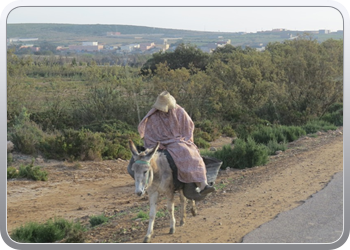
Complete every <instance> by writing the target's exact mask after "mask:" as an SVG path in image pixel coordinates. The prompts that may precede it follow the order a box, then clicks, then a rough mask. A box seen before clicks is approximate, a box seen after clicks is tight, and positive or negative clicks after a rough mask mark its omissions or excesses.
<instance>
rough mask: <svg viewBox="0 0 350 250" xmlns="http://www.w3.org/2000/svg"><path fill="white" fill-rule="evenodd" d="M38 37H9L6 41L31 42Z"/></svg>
mask: <svg viewBox="0 0 350 250" xmlns="http://www.w3.org/2000/svg"><path fill="white" fill-rule="evenodd" d="M38 40H39V38H9V39H8V40H7V41H8V42H9V43H19V42H31V41H38Z"/></svg>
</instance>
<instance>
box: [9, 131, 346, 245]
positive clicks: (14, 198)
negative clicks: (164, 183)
mask: <svg viewBox="0 0 350 250" xmlns="http://www.w3.org/2000/svg"><path fill="white" fill-rule="evenodd" d="M230 142H231V138H219V140H218V141H216V142H214V143H213V146H214V147H220V146H222V145H224V144H227V143H230ZM13 158H14V164H15V165H20V164H27V163H30V161H31V157H27V156H23V155H19V154H15V153H14V154H13ZM35 164H36V165H40V166H43V169H45V170H46V171H47V172H48V173H49V180H48V181H46V182H35V181H28V180H23V179H12V180H8V182H7V228H8V231H9V233H11V231H12V230H13V229H14V228H17V227H19V226H21V225H23V224H24V223H26V222H29V221H36V222H44V221H46V220H47V219H49V218H55V217H63V218H66V219H73V220H79V221H80V222H82V223H83V224H86V225H87V226H89V217H90V216H91V215H99V214H102V213H104V214H105V215H106V216H108V217H109V218H110V220H109V222H108V223H106V224H104V225H100V226H96V227H94V228H92V229H90V230H89V231H88V237H87V242H142V240H143V237H144V235H145V233H146V230H147V226H148V222H147V221H142V220H141V219H136V217H137V214H138V213H139V212H140V211H144V212H147V213H148V200H147V196H145V197H142V198H140V197H137V196H136V195H134V183H133V179H132V178H131V177H130V176H129V175H128V173H127V170H126V167H127V164H128V162H127V161H123V160H110V161H101V162H74V163H69V162H60V161H52V160H50V161H47V160H44V159H42V158H37V159H36V160H35ZM342 170H343V136H342V129H339V130H338V131H335V132H334V131H329V132H327V133H319V135H318V137H315V138H314V137H303V138H301V139H299V140H298V141H295V142H292V143H290V144H289V149H288V150H286V151H285V152H283V153H281V154H279V155H276V156H271V157H270V161H269V163H268V164H267V165H266V166H259V167H254V168H252V169H246V170H232V169H231V170H222V171H220V173H219V176H218V179H217V181H216V186H217V189H218V190H217V192H216V193H213V194H210V195H209V196H208V197H207V198H206V199H205V200H203V201H200V202H198V203H197V209H198V215H197V216H195V217H193V216H192V215H191V213H190V211H187V222H186V224H185V225H184V226H183V227H180V226H178V224H179V219H178V218H179V217H178V213H179V211H177V210H178V207H179V204H180V201H179V199H178V198H177V199H176V202H175V206H176V209H175V210H176V212H175V214H176V217H177V219H178V222H177V228H176V232H175V234H174V235H169V234H168V232H169V216H168V215H167V212H166V200H165V199H163V198H162V197H160V199H159V200H160V202H159V204H158V211H160V212H159V214H158V215H159V216H158V218H157V219H156V222H155V226H154V236H153V238H152V242H154V243H157V242H160V243H174V242H178V243H205V242H210V243H233V242H240V241H241V239H242V237H243V236H244V235H246V234H247V233H248V232H250V231H252V230H253V229H255V228H257V227H259V226H260V225H261V224H263V223H265V222H267V221H269V220H271V219H273V218H274V217H275V216H276V215H277V214H279V213H280V212H282V211H286V210H289V209H292V208H294V207H296V206H298V205H300V204H301V203H302V202H303V201H304V200H306V199H307V198H308V197H310V195H312V194H314V193H316V192H317V191H319V190H321V189H322V188H323V187H324V186H325V185H326V184H327V183H328V182H329V180H330V179H331V178H332V176H333V175H334V174H335V173H337V172H339V171H342ZM188 209H190V206H189V205H188Z"/></svg>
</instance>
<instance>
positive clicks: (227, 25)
mask: <svg viewBox="0 0 350 250" xmlns="http://www.w3.org/2000/svg"><path fill="white" fill-rule="evenodd" d="M7 23H8V24H11V23H69V24H125V25H140V26H148V27H157V28H171V29H185V30H197V31H221V32H249V33H250V32H257V31H266V30H272V29H279V28H281V29H287V30H298V31H309V30H320V29H328V30H331V31H337V30H343V19H342V15H341V13H340V12H339V11H338V10H337V9H335V8H333V7H18V8H16V9H13V10H12V11H11V12H10V13H9V15H8V18H7Z"/></svg>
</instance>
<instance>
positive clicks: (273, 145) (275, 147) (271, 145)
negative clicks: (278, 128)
mask: <svg viewBox="0 0 350 250" xmlns="http://www.w3.org/2000/svg"><path fill="white" fill-rule="evenodd" d="M266 146H267V148H268V150H269V155H274V154H275V153H276V151H279V150H281V151H285V150H286V149H287V143H286V142H280V143H278V142H277V141H276V140H272V141H269V142H268V143H267V145H266Z"/></svg>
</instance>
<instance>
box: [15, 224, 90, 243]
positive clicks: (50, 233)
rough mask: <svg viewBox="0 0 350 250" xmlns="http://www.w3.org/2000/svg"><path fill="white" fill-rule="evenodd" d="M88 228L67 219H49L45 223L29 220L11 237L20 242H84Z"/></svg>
mask: <svg viewBox="0 0 350 250" xmlns="http://www.w3.org/2000/svg"><path fill="white" fill-rule="evenodd" d="M85 231H86V230H85V229H84V228H83V227H82V226H81V225H80V223H74V222H70V221H67V220H65V219H54V220H51V219H50V220H48V221H46V222H45V223H44V224H39V223H36V222H29V223H27V224H25V225H24V226H21V227H19V228H16V229H15V230H14V231H13V232H12V234H11V235H10V237H11V239H13V240H14V241H16V242H20V243H53V242H57V241H61V242H62V241H63V242H66V243H82V242H84V240H85V233H84V232H85Z"/></svg>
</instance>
